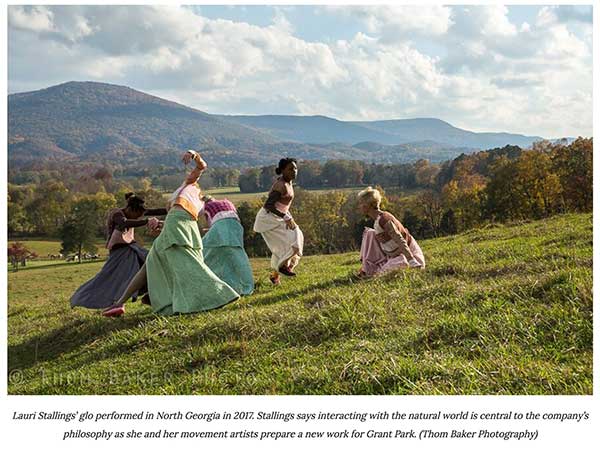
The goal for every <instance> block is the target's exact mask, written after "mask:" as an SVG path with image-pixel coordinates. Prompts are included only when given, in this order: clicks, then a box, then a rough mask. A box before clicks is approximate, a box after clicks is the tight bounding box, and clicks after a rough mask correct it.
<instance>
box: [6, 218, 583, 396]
mask: <svg viewBox="0 0 600 449" xmlns="http://www.w3.org/2000/svg"><path fill="white" fill-rule="evenodd" d="M422 247H423V250H424V253H425V255H426V257H427V259H428V264H429V265H428V267H427V269H426V270H423V271H400V272H396V273H393V274H389V275H386V276H384V277H381V278H377V279H372V280H368V281H357V280H355V279H354V278H353V277H352V274H353V273H354V272H355V271H356V270H357V269H358V267H359V262H358V255H357V253H348V254H340V255H331V256H314V257H306V258H305V259H304V261H303V263H302V265H301V268H300V269H299V275H298V277H297V278H296V279H295V280H293V281H288V280H287V279H286V280H285V281H286V282H284V283H283V285H282V286H280V287H276V288H275V287H272V286H271V285H270V284H269V283H268V281H267V273H268V271H267V267H268V262H267V260H266V259H260V260H253V261H252V262H253V267H254V270H255V276H256V279H257V288H256V293H255V294H254V295H252V296H249V297H246V298H243V299H241V300H240V301H238V302H237V303H234V304H232V305H229V306H226V307H224V308H223V309H219V310H216V311H212V312H208V313H203V314H197V315H190V316H177V317H169V318H163V317H157V316H154V315H153V314H152V313H150V311H149V310H148V309H147V308H145V307H144V306H142V305H140V304H130V305H129V306H128V308H127V313H126V315H125V316H124V317H122V318H120V319H106V318H103V317H101V316H100V315H99V314H98V312H94V311H89V310H79V309H77V310H70V308H69V306H68V299H69V296H70V295H71V293H72V292H73V291H74V290H75V288H76V287H77V286H79V285H80V284H81V283H82V282H83V281H84V280H86V279H87V278H89V277H90V276H92V275H93V274H94V273H96V272H97V271H98V270H99V269H100V266H101V264H85V265H81V266H60V267H52V268H47V269H38V270H31V271H23V272H18V273H9V274H8V357H9V359H8V366H9V385H8V391H9V393H11V394H133V393H135V394H592V371H593V370H592V334H593V332H592V329H593V328H592V218H591V215H590V214H579V215H564V216H559V217H554V218H550V219H547V220H543V221H538V222H529V223H521V224H513V225H506V226H504V225H498V226H489V227H488V228H486V229H482V230H477V231H472V232H468V233H465V234H463V235H460V236H454V237H447V238H440V239H435V240H428V241H424V242H422Z"/></svg>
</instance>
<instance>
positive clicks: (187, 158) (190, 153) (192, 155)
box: [181, 150, 198, 165]
mask: <svg viewBox="0 0 600 449" xmlns="http://www.w3.org/2000/svg"><path fill="white" fill-rule="evenodd" d="M197 156H198V153H197V152H195V151H194V150H187V151H186V152H185V153H184V154H183V156H182V158H181V160H182V161H183V163H184V164H185V165H187V164H189V163H190V162H191V161H193V160H194V159H196V157H197Z"/></svg>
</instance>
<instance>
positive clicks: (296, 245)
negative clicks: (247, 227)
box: [254, 178, 304, 270]
mask: <svg viewBox="0 0 600 449" xmlns="http://www.w3.org/2000/svg"><path fill="white" fill-rule="evenodd" d="M275 189H277V190H278V191H281V190H283V192H284V193H283V194H282V196H281V198H280V200H279V201H278V202H276V203H275V208H276V209H277V211H279V212H280V213H281V214H285V215H289V208H290V205H291V204H292V201H293V199H294V189H293V187H292V186H291V184H289V183H286V182H284V181H283V178H279V179H278V180H277V181H276V182H275V184H273V187H271V191H270V192H269V193H271V192H273V191H274V190H275ZM254 232H258V233H260V234H261V235H262V237H263V239H264V240H265V243H266V244H267V246H268V247H269V250H270V251H271V268H273V269H274V270H279V268H281V266H282V265H284V264H286V263H288V262H289V269H290V270H291V269H293V268H294V267H295V266H296V265H297V264H298V262H299V261H300V257H302V250H303V248H304V234H303V233H302V231H301V230H300V226H298V225H296V228H295V229H288V227H287V226H286V222H285V218H284V217H279V216H277V215H276V214H274V213H273V212H270V211H269V210H267V208H266V207H262V208H261V209H260V210H259V211H258V214H256V220H255V221H254Z"/></svg>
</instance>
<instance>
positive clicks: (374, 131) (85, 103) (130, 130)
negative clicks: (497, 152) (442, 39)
mask: <svg viewBox="0 0 600 449" xmlns="http://www.w3.org/2000/svg"><path fill="white" fill-rule="evenodd" d="M539 139H541V138H540V137H537V136H522V135H519V134H510V133H474V132H471V131H466V130H462V129H460V128H456V127H454V126H452V125H450V124H449V123H447V122H444V121H442V120H439V119H433V118H417V119H402V120H382V121H372V122H366V121H355V122H346V121H341V120H336V119H334V118H330V117H325V116H292V115H260V116H247V115H237V116H227V115H213V114H208V113H206V112H202V111H199V110H196V109H193V108H190V107H187V106H184V105H181V104H178V103H175V102H172V101H168V100H164V99H162V98H159V97H156V96H153V95H149V94H146V93H143V92H140V91H137V90H134V89H131V88H129V87H126V86H118V85H113V84H106V83H97V82H89V81H86V82H74V81H72V82H68V83H64V84H60V85H57V86H52V87H49V88H46V89H41V90H38V91H33V92H25V93H18V94H11V95H9V96H8V155H9V163H10V164H11V165H12V166H15V165H19V164H26V163H28V162H30V161H31V160H33V159H44V160H46V159H48V160H89V161H99V160H112V161H118V162H122V163H133V162H135V163H148V164H150V163H167V164H170V163H173V162H174V161H176V158H174V154H175V153H176V152H179V151H181V150H184V149H187V148H199V149H202V151H203V153H204V154H205V155H206V157H207V160H208V161H209V163H212V164H216V165H235V166H250V165H262V164H268V163H273V161H275V160H277V159H278V158H279V157H281V156H283V155H293V156H296V157H298V158H303V159H318V160H327V159H342V158H343V159H359V160H365V161H370V162H410V161H414V160H416V159H419V158H427V159H430V160H431V161H434V162H438V161H441V160H445V159H451V158H453V157H456V156H458V155H459V154H460V153H462V152H472V151H475V150H478V149H488V148H493V147H499V146H504V145H507V144H512V145H519V146H522V147H527V146H529V145H531V144H532V143H533V142H534V141H536V140H539Z"/></svg>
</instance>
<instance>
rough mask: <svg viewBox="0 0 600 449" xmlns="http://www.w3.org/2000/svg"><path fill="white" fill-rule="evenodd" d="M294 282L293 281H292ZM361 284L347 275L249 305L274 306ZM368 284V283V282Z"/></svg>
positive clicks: (278, 293)
mask: <svg viewBox="0 0 600 449" xmlns="http://www.w3.org/2000/svg"><path fill="white" fill-rule="evenodd" d="M292 282H293V281H292ZM360 282H365V281H361V280H359V279H357V278H356V277H355V276H354V275H353V274H349V275H346V276H344V277H339V278H334V279H331V280H328V281H324V282H320V283H318V284H310V285H307V286H305V287H303V288H299V289H294V290H286V291H284V292H277V291H276V290H275V291H273V293H272V294H269V295H266V296H264V297H262V298H258V299H255V300H254V301H251V302H250V301H249V302H248V303H247V304H248V306H249V307H254V306H266V305H270V304H274V303H277V302H280V301H285V300H288V299H294V298H298V297H301V296H303V295H307V294H311V293H313V292H315V291H319V290H321V289H325V288H333V287H345V286H349V285H354V284H358V283H360ZM367 282H368V281H367Z"/></svg>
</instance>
